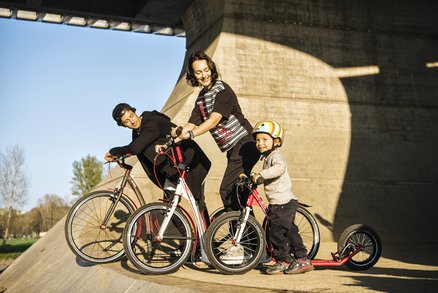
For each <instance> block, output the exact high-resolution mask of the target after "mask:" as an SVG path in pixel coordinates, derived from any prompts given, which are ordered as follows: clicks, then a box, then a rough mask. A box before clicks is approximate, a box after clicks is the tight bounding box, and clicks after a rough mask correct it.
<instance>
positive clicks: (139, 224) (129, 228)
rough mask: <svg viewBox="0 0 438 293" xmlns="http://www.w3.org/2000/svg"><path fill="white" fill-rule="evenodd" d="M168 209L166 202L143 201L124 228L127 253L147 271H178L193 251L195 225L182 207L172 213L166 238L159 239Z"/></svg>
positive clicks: (138, 267) (145, 272)
mask: <svg viewBox="0 0 438 293" xmlns="http://www.w3.org/2000/svg"><path fill="white" fill-rule="evenodd" d="M167 213H168V207H167V206H166V205H165V204H161V203H150V204H147V205H144V206H142V207H141V208H139V209H138V210H137V211H135V212H134V213H133V214H132V215H131V216H130V217H129V219H128V222H127V224H126V226H125V229H124V231H123V236H124V237H123V239H124V240H123V244H124V248H125V253H126V256H127V258H128V259H129V261H130V262H131V263H132V264H133V265H134V266H135V267H136V268H137V269H138V270H139V271H140V272H142V273H144V274H152V275H161V274H169V273H173V272H176V271H177V270H178V269H179V268H180V267H181V266H182V265H183V264H184V263H185V262H186V261H187V258H188V257H189V256H190V253H191V251H192V247H193V242H194V240H195V239H194V236H193V231H192V226H191V224H190V222H189V220H188V219H187V217H186V216H185V215H184V213H183V212H182V211H181V210H180V209H179V208H177V209H176V210H175V212H174V214H173V215H172V219H171V220H170V221H169V224H168V225H169V226H168V227H167V229H166V232H165V234H164V235H163V236H164V238H163V240H161V241H157V240H156V236H157V234H158V232H159V230H160V227H161V225H162V223H163V220H164V217H165V215H167Z"/></svg>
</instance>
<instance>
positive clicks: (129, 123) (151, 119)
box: [105, 103, 211, 224]
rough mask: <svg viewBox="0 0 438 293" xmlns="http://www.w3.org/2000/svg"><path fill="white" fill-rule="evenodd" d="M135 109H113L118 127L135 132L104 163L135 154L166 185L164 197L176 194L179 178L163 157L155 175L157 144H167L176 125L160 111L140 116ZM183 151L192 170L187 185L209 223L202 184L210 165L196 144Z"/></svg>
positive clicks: (151, 175)
mask: <svg viewBox="0 0 438 293" xmlns="http://www.w3.org/2000/svg"><path fill="white" fill-rule="evenodd" d="M135 111H136V109H135V108H133V107H131V106H130V105H129V104H125V103H121V104H118V105H117V106H116V107H115V108H114V110H113V119H114V120H115V121H116V122H117V125H119V126H124V127H127V128H129V129H132V142H131V143H130V144H128V145H126V146H121V147H114V148H112V149H110V150H109V151H108V152H107V153H106V154H105V160H106V161H109V162H111V161H112V160H113V159H114V157H115V156H122V155H126V154H131V155H136V156H137V157H138V159H139V161H140V163H141V164H142V166H143V169H144V170H145V172H146V174H147V175H148V177H149V178H150V179H151V180H152V182H154V184H155V185H157V186H158V187H162V186H164V192H165V195H167V196H170V195H171V194H173V192H172V191H174V188H175V186H176V184H177V181H178V178H179V175H178V171H177V170H176V169H175V168H174V167H173V166H172V165H171V164H169V162H168V161H167V159H166V158H165V156H160V157H159V158H158V159H157V161H156V170H157V172H156V174H155V172H154V158H155V156H156V153H155V145H156V144H163V143H165V142H166V140H167V139H166V135H168V134H169V133H170V131H171V129H172V128H173V127H175V126H176V125H175V124H173V123H172V122H171V121H170V118H169V117H167V116H166V115H164V114H162V113H159V112H157V111H145V112H143V113H142V114H141V115H140V116H138V115H137V114H136V113H135ZM180 147H181V149H182V151H183V155H184V161H183V163H184V164H186V165H188V167H189V171H188V173H187V175H186V182H187V185H188V186H189V188H190V190H191V192H192V194H193V196H194V197H195V199H196V200H197V202H198V206H199V210H200V211H201V214H203V215H204V218H205V222H206V223H207V224H208V223H209V216H208V212H207V207H206V204H205V198H204V190H203V184H204V180H205V177H206V176H207V173H208V171H209V170H210V166H211V162H210V160H209V159H208V157H207V156H206V155H205V153H204V152H203V151H202V149H201V148H200V147H199V146H198V145H197V144H196V143H195V142H194V141H184V142H182V143H181V144H180Z"/></svg>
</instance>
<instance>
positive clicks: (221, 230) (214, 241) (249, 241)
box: [204, 211, 266, 274]
mask: <svg viewBox="0 0 438 293" xmlns="http://www.w3.org/2000/svg"><path fill="white" fill-rule="evenodd" d="M241 218H242V213H241V212H238V211H233V212H227V213H225V214H222V215H221V216H219V217H218V218H217V219H216V220H215V221H213V223H212V224H211V225H210V227H209V228H208V230H207V233H206V236H205V240H204V241H205V245H204V247H205V252H206V254H207V257H208V260H209V261H210V262H211V264H212V265H213V266H214V267H215V268H216V269H217V270H219V271H220V272H222V273H224V274H244V273H246V272H248V271H249V270H251V269H253V268H254V267H256V266H257V265H258V264H259V263H260V260H261V258H262V257H263V255H264V253H265V249H266V241H265V233H264V231H263V228H262V226H261V225H260V223H259V222H257V220H256V219H255V218H254V217H253V216H251V215H249V217H248V220H247V222H246V226H245V230H244V232H243V235H242V238H241V241H240V243H238V245H240V246H237V245H236V244H235V243H234V244H233V243H232V239H233V237H234V234H235V233H236V226H237V225H239V223H240V221H241ZM232 247H241V248H242V252H241V256H239V257H238V260H237V262H235V261H232V262H230V261H227V260H224V258H223V256H224V255H225V254H226V251H228V250H229V249H230V248H232Z"/></svg>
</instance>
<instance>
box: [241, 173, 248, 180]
mask: <svg viewBox="0 0 438 293" xmlns="http://www.w3.org/2000/svg"><path fill="white" fill-rule="evenodd" d="M239 179H240V180H246V179H248V176H246V174H245V173H240V174H239Z"/></svg>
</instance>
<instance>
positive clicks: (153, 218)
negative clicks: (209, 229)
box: [123, 137, 208, 275]
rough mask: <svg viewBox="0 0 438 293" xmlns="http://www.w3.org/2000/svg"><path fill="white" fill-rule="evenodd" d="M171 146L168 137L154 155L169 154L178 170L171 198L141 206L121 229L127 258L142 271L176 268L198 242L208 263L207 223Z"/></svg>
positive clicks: (162, 270) (191, 254) (185, 169)
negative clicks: (182, 204)
mask: <svg viewBox="0 0 438 293" xmlns="http://www.w3.org/2000/svg"><path fill="white" fill-rule="evenodd" d="M173 147H174V139H173V138H172V137H170V138H169V139H168V141H167V142H166V147H165V148H164V150H161V151H160V152H159V153H158V154H157V157H158V156H161V155H166V156H168V158H170V161H171V162H172V164H173V167H174V168H176V169H177V170H178V173H179V179H178V183H177V185H176V190H175V193H174V195H173V197H172V198H170V199H163V202H154V203H149V204H147V205H145V206H142V207H140V208H139V209H138V210H136V211H135V212H134V213H133V214H132V215H131V216H130V217H129V219H128V221H127V223H126V226H125V228H124V231H123V245H124V249H125V253H126V256H127V258H128V259H129V261H130V262H131V263H132V264H133V265H134V266H135V267H136V268H137V269H138V270H139V271H140V272H142V273H145V274H154V275H159V274H167V273H172V272H175V271H177V270H178V269H179V268H180V267H181V266H182V265H183V264H184V263H185V262H186V261H187V259H188V258H189V256H191V257H192V258H194V257H195V251H196V248H197V246H198V243H199V246H200V253H201V259H202V260H203V261H204V262H206V263H208V260H207V257H206V255H205V252H204V247H203V239H204V232H205V230H206V223H205V221H204V219H203V217H202V215H201V213H200V211H199V208H198V204H197V202H196V201H195V198H194V197H193V195H192V193H191V191H190V189H189V187H188V186H187V183H186V181H185V176H186V174H187V172H188V171H189V170H188V167H187V166H186V165H184V164H181V163H180V164H177V163H176V162H175V161H174V160H173V158H172V156H171V155H170V154H169V150H171V149H172V148H173ZM157 157H156V158H157ZM182 198H185V199H186V200H187V202H188V204H189V206H190V209H191V211H192V213H193V215H194V219H193V218H192V217H191V215H190V214H189V212H188V211H187V210H186V209H185V208H184V207H182V206H181V205H180V201H181V200H182Z"/></svg>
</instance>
